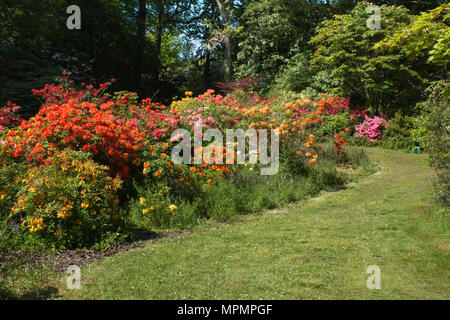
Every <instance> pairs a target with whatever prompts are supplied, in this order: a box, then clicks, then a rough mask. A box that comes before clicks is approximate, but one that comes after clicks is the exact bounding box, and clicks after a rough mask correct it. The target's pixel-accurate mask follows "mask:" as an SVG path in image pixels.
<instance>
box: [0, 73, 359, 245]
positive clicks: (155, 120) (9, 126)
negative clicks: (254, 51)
mask: <svg viewBox="0 0 450 320" xmlns="http://www.w3.org/2000/svg"><path fill="white" fill-rule="evenodd" d="M110 84H111V82H109V83H105V84H101V85H100V86H99V87H98V88H95V87H94V86H92V85H86V84H82V89H80V90H77V89H75V88H74V87H73V85H72V82H71V80H69V79H68V77H67V75H63V77H61V79H60V83H59V84H56V85H46V86H45V87H44V88H43V89H42V90H34V93H35V94H36V95H38V96H40V97H41V98H42V107H41V109H40V110H39V112H38V114H37V115H35V116H34V117H32V118H30V119H29V120H23V121H19V120H18V119H16V118H14V116H13V114H14V113H15V112H16V111H17V110H18V107H17V106H15V105H13V104H11V103H9V104H8V105H7V108H5V109H2V110H3V111H2V112H3V113H1V115H3V117H2V118H0V120H1V121H2V122H1V123H2V127H1V128H2V131H0V156H1V157H2V161H3V167H2V170H3V171H4V172H3V173H4V175H3V176H2V177H1V178H0V183H1V185H2V186H3V187H1V189H0V203H1V205H2V210H1V211H0V213H1V219H2V220H5V221H6V219H7V218H6V217H7V216H8V217H9V216H12V220H14V221H15V223H17V222H19V223H20V225H21V227H22V231H23V232H24V234H28V235H29V236H30V237H31V238H32V239H38V240H39V241H42V242H44V243H47V244H49V245H52V246H54V247H77V246H86V245H91V244H94V243H96V242H98V241H100V240H102V237H104V236H105V235H106V234H108V232H112V231H114V232H116V231H117V230H119V228H120V226H121V225H122V222H124V221H125V220H126V219H131V220H133V219H134V220H137V221H138V222H139V221H142V222H143V224H144V225H146V226H151V227H167V226H169V225H171V223H172V222H173V221H178V222H180V221H186V220H183V219H185V218H182V217H181V218H180V217H179V215H180V214H182V213H180V211H183V210H186V212H190V213H189V215H190V216H189V217H190V218H189V219H191V221H192V219H194V218H193V217H195V216H196V215H197V218H198V217H200V216H202V217H203V216H222V217H229V216H231V214H233V212H235V211H242V210H243V211H245V212H248V211H249V210H250V211H251V210H252V209H251V207H253V208H260V209H261V208H264V207H270V206H273V205H274V203H275V202H274V201H272V200H271V199H269V198H268V197H267V194H266V192H265V191H264V190H265V189H264V188H263V187H255V188H253V189H252V187H251V185H252V183H253V181H262V180H259V179H260V178H258V176H259V169H261V165H260V164H250V165H249V164H248V163H247V162H246V163H245V164H236V161H235V162H234V164H227V163H226V161H225V159H227V158H232V159H234V160H236V158H237V153H236V151H237V150H236V146H237V144H238V143H237V142H234V143H233V145H231V146H230V145H227V144H226V141H222V142H221V143H219V142H218V141H215V142H216V144H215V146H214V148H212V150H211V149H207V147H210V142H209V141H205V140H204V139H203V145H202V146H200V147H199V148H197V149H194V147H191V150H190V151H191V157H192V160H194V159H195V155H197V154H199V153H203V155H202V161H201V163H195V164H176V163H174V162H173V161H172V159H171V153H172V150H173V148H174V147H175V145H176V144H178V141H179V139H180V138H182V136H181V137H180V136H179V137H176V136H174V137H173V136H172V133H173V132H174V131H175V130H177V129H186V130H188V132H189V133H191V139H194V136H195V134H194V133H195V132H196V131H195V129H196V128H195V125H196V124H197V123H200V124H201V129H202V133H201V134H202V135H203V137H204V134H205V131H206V130H207V129H219V130H220V131H221V132H222V133H224V134H225V133H226V130H227V129H243V130H248V129H255V130H258V129H266V130H267V131H266V132H267V133H268V134H269V137H268V138H269V139H271V138H272V137H273V136H271V135H272V134H276V135H277V136H278V138H279V142H280V162H281V166H280V167H281V170H284V171H283V176H284V175H286V176H288V177H290V179H292V181H298V180H299V179H298V177H299V176H305V175H306V176H308V175H309V174H313V173H314V172H316V171H317V172H319V171H318V170H315V169H314V168H315V167H316V166H318V165H320V161H321V160H322V159H320V158H319V156H320V157H323V158H324V159H325V160H327V159H328V160H327V161H329V160H330V159H331V158H330V159H329V156H328V151H327V152H323V151H322V148H321V147H320V146H318V145H317V142H322V141H325V140H327V139H328V140H332V141H334V145H335V147H336V148H335V151H336V152H337V154H338V155H340V154H344V153H345V152H344V148H343V146H346V145H347V144H348V142H347V140H348V139H349V137H350V136H351V135H352V133H353V124H354V123H356V122H358V121H359V120H360V119H362V118H363V117H364V116H366V115H367V111H366V110H363V109H362V108H358V107H354V106H352V105H351V104H350V102H349V101H348V99H344V98H341V97H325V96H323V97H322V98H321V99H320V100H316V101H314V100H311V99H297V100H296V101H288V99H283V98H272V99H265V98H262V97H260V96H259V95H257V94H256V93H254V92H245V91H244V90H242V89H239V90H235V91H233V92H232V93H230V94H228V95H227V96H226V97H224V96H222V95H220V94H216V93H215V92H214V90H207V92H205V93H204V94H201V95H198V96H197V97H193V96H192V92H189V91H188V92H186V97H184V98H182V99H181V100H179V101H174V102H173V103H172V104H171V106H170V108H167V107H166V106H164V105H161V104H159V103H153V102H152V101H151V100H150V99H142V100H141V101H138V97H137V94H136V93H133V92H125V91H122V92H116V93H114V94H108V93H106V89H107V88H108V86H109V85H110ZM271 130H275V131H274V132H272V131H271ZM333 137H334V138H333ZM257 139H259V137H257ZM333 139H334V140H333ZM267 147H268V149H269V150H267V152H268V154H271V152H272V150H271V146H270V144H269V145H268V146H267ZM249 149H250V148H249V147H248V146H246V149H245V152H246V153H248V152H249V151H250V150H249ZM204 151H208V153H204ZM257 152H258V153H259V152H260V150H257ZM216 156H223V158H222V159H223V160H224V161H223V163H216V162H215V161H214V160H215V159H216ZM339 157H340V158H342V159H343V158H344V157H341V156H339ZM246 158H247V159H248V157H246ZM332 158H333V159H332V160H333V161H334V160H335V158H337V156H336V154H334V156H333V157H332ZM342 159H341V160H342ZM328 163H330V162H328ZM330 170H333V168H329V169H328V173H326V175H327V176H328V177H330V176H332V173H330V172H331V171H330ZM15 172H17V174H15ZM244 175H245V176H247V178H243V176H244ZM318 175H319V176H317V180H315V179H316V178H314V177H310V180H309V181H322V182H320V183H321V186H320V187H319V186H316V187H308V188H309V189H308V190H310V191H311V192H313V191H314V190H320V188H323V187H325V184H326V183H325V182H323V181H340V180H339V179H335V180H332V179H331V180H330V179H328V178H325V176H324V177H320V173H318ZM246 179H248V182H245V188H247V189H242V190H253V191H252V192H255V194H257V196H256V199H255V202H254V203H253V204H246V203H245V202H248V201H247V200H248V199H247V200H246V199H245V197H243V196H242V192H245V191H242V190H241V188H244V187H243V186H241V183H243V181H246ZM255 179H256V180H255ZM283 179H284V178H283ZM122 181H124V182H125V183H124V184H123V185H122ZM264 181H268V180H264ZM273 181H276V182H275V183H276V184H280V183H281V181H284V180H282V179H281V180H280V179H278V180H277V179H276V178H275V179H274V180H273ZM264 183H266V182H264ZM230 184H233V186H232V187H230ZM295 185H296V186H297V187H298V186H300V184H298V185H297V184H295ZM230 188H231V189H230ZM294 189H295V188H293V187H292V188H286V192H287V195H286V196H280V199H281V198H283V197H285V199H296V198H297V197H301V196H302V194H301V193H300V192H297V191H295V190H294ZM216 190H221V191H220V192H218V193H215V191H216ZM230 190H232V194H233V196H232V197H233V199H225V198H224V197H225V195H226V194H227V192H229V191H230ZM119 191H120V193H119ZM230 192H231V191H230ZM314 192H315V191H314ZM119 194H120V201H119ZM213 195H214V196H213ZM207 198H208V199H207ZM283 199H284V198H283ZM230 201H236V204H233V205H230ZM280 201H282V200H280ZM283 201H284V200H283ZM119 205H120V206H122V205H123V206H124V207H125V206H127V205H128V209H129V210H130V212H132V213H133V217H131V218H129V217H125V216H123V215H121V214H120V212H121V211H120V208H119ZM179 207H180V208H181V209H179ZM3 208H7V209H6V210H4V209H3ZM211 210H213V211H215V212H212V211H211ZM220 212H221V213H220ZM225 213H226V214H225ZM8 219H9V218H8ZM135 222H136V221H135ZM138 224H139V223H138Z"/></svg>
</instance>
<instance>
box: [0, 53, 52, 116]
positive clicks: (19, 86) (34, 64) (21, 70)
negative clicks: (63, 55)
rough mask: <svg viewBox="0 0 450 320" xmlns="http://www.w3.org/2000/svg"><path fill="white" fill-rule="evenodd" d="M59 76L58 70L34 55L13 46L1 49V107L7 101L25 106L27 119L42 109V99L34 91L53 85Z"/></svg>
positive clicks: (24, 114)
mask: <svg viewBox="0 0 450 320" xmlns="http://www.w3.org/2000/svg"><path fill="white" fill-rule="evenodd" d="M58 74H59V70H58V69H57V68H56V67H53V66H51V64H50V63H49V62H48V61H46V60H44V59H42V58H39V57H37V56H34V55H33V54H31V53H27V52H25V51H23V50H21V49H18V48H14V47H0V107H3V106H4V105H5V104H6V102H7V101H14V103H16V104H18V105H20V106H22V109H21V114H22V116H23V117H25V118H29V117H31V116H33V115H34V114H35V113H36V112H37V110H38V109H39V100H38V99H37V98H36V97H35V96H33V95H32V93H31V89H33V88H42V87H44V85H45V84H46V83H53V82H54V80H55V79H56V78H57V76H58Z"/></svg>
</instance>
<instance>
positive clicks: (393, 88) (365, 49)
mask: <svg viewBox="0 0 450 320" xmlns="http://www.w3.org/2000/svg"><path fill="white" fill-rule="evenodd" d="M368 5H369V3H368V2H364V1H363V2H360V3H358V5H357V6H356V7H355V8H354V9H353V10H352V11H351V12H350V13H348V14H344V15H335V16H334V18H333V19H330V20H326V21H325V22H323V24H322V25H321V26H320V27H319V28H318V29H317V30H316V31H317V34H316V35H315V36H314V37H313V38H312V40H311V44H313V45H314V46H315V47H316V51H315V54H314V57H313V59H312V60H311V64H312V65H313V66H316V67H320V68H326V69H330V70H331V77H332V79H333V80H334V81H336V82H337V85H336V86H335V87H333V88H331V90H330V92H331V93H332V94H338V95H341V96H349V97H350V98H351V101H352V102H353V103H354V104H360V105H367V106H369V107H370V108H371V110H372V111H373V112H374V113H375V114H380V113H382V112H388V113H391V114H392V113H394V112H395V111H397V110H400V109H406V110H405V111H408V109H407V108H408V106H409V105H411V104H414V103H415V101H417V99H418V96H419V94H420V90H419V88H420V85H421V84H422V80H421V79H420V77H419V76H418V74H417V73H416V72H415V71H414V70H412V69H410V68H409V67H408V66H407V65H405V64H404V63H403V60H402V56H401V55H399V54H384V55H381V54H377V52H376V50H375V49H373V46H374V45H375V44H376V43H378V42H379V41H380V40H382V39H383V38H384V37H385V36H386V35H390V34H393V33H394V32H395V31H397V30H398V29H399V28H401V27H403V26H405V25H407V24H408V23H409V22H410V21H411V16H410V15H409V14H408V10H406V9H405V8H402V7H395V6H389V7H388V6H381V7H380V9H381V16H382V19H381V29H380V30H376V29H375V30H371V29H369V28H368V27H367V25H366V20H367V19H368V18H369V16H370V14H369V13H367V12H366V8H367V7H368ZM319 70H320V69H319Z"/></svg>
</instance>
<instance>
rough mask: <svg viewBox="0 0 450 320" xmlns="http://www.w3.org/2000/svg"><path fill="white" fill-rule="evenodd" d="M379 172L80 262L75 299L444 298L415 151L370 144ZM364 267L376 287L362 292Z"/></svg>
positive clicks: (445, 267) (444, 268) (426, 171)
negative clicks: (376, 274)
mask: <svg viewBox="0 0 450 320" xmlns="http://www.w3.org/2000/svg"><path fill="white" fill-rule="evenodd" d="M367 152H368V154H369V156H370V158H371V159H372V160H374V161H377V162H379V164H380V166H381V170H380V171H379V172H377V173H376V174H374V175H372V176H369V177H366V178H363V180H362V182H359V183H352V184H350V185H349V186H348V187H347V189H345V190H341V191H338V192H331V193H324V194H322V195H321V196H319V197H318V198H314V199H311V200H309V201H304V202H299V203H296V204H293V205H290V206H286V207H284V208H283V209H280V210H276V211H271V212H267V213H264V214H263V215H261V216H250V217H245V220H246V221H238V222H234V223H227V224H224V223H223V224H218V223H213V222H210V223H207V224H205V225H203V226H200V227H197V228H196V229H195V230H194V231H193V232H191V233H188V234H186V235H185V236H184V237H181V238H175V239H169V238H167V239H162V240H158V241H155V242H148V243H147V245H146V246H145V247H144V248H140V249H135V250H133V251H129V252H123V253H119V254H117V255H115V256H113V257H109V258H106V259H104V260H101V261H98V262H96V263H94V264H92V265H89V266H87V267H84V268H82V289H81V290H68V289H66V288H65V281H64V280H61V281H60V282H58V284H57V286H58V287H59V295H60V297H61V298H65V299H67V298H69V299H70V298H82V299H449V298H450V292H449V284H450V279H449V270H450V257H449V249H450V240H449V234H448V232H447V231H446V230H443V228H439V225H438V224H437V223H435V222H433V221H432V219H431V213H430V204H431V197H432V194H431V185H432V179H433V172H432V170H431V169H430V168H428V167H427V165H426V164H424V163H423V161H421V160H423V159H424V156H423V155H410V154H405V153H402V152H398V151H389V150H378V149H369V150H367ZM369 265H378V266H379V267H380V269H381V289H380V290H369V289H368V288H367V286H366V280H367V278H368V276H369V274H367V273H366V269H367V267H368V266H369Z"/></svg>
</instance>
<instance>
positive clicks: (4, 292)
mask: <svg viewBox="0 0 450 320" xmlns="http://www.w3.org/2000/svg"><path fill="white" fill-rule="evenodd" d="M57 294H58V289H57V288H55V287H50V286H48V287H43V288H39V289H36V290H32V291H28V292H26V293H24V294H21V295H17V294H15V293H14V292H13V291H12V290H11V289H9V288H4V287H0V300H47V299H50V298H55V297H56V296H57Z"/></svg>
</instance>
